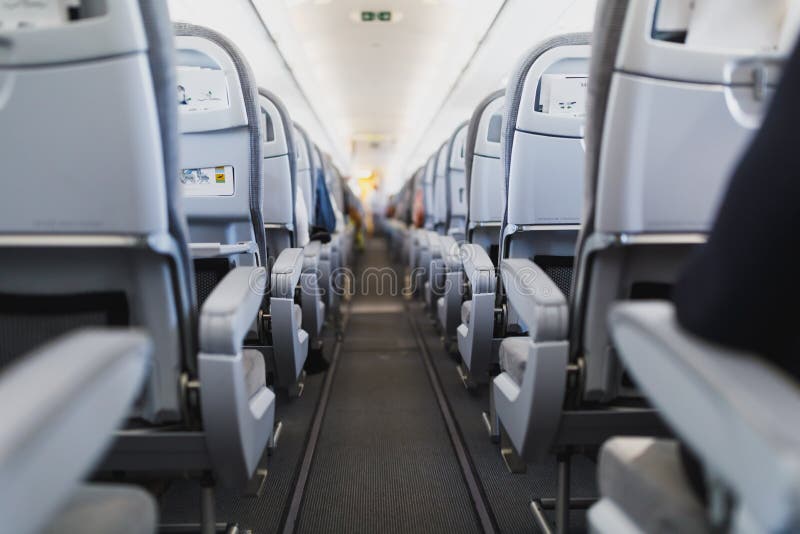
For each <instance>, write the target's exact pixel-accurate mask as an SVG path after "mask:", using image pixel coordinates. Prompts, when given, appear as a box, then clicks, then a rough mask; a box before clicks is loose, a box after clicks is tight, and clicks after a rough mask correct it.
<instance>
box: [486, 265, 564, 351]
mask: <svg viewBox="0 0 800 534" xmlns="http://www.w3.org/2000/svg"><path fill="white" fill-rule="evenodd" d="M501 273H502V276H503V286H504V287H505V290H506V293H507V295H508V301H509V304H510V305H511V306H513V307H514V310H515V311H516V312H517V314H519V318H520V319H521V320H522V322H523V323H524V324H525V326H527V327H528V334H529V335H530V338H531V339H532V340H533V341H560V340H565V339H566V337H567V326H568V324H569V310H568V308H567V299H566V297H565V296H564V294H563V293H561V291H560V290H559V289H558V286H557V285H556V283H555V282H553V281H552V280H551V279H550V277H548V276H547V274H545V272H544V271H543V270H542V269H541V268H540V267H539V266H538V265H536V264H535V263H533V262H532V261H530V260H523V259H506V260H503V261H502V263H501Z"/></svg>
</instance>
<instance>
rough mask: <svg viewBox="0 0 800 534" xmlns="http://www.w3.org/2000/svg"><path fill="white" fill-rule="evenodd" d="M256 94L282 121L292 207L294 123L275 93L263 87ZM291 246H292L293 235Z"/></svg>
mask: <svg viewBox="0 0 800 534" xmlns="http://www.w3.org/2000/svg"><path fill="white" fill-rule="evenodd" d="M258 94H260V95H261V96H263V97H264V98H266V99H267V100H269V101H270V102H272V104H273V105H274V106H275V107H276V108H277V109H278V114H279V115H280V118H281V121H282V122H283V131H284V135H286V149H287V153H288V156H289V176H291V179H292V186H291V190H292V206H293V207H294V206H295V205H296V204H295V196H296V195H297V152H296V146H295V139H294V127H293V126H294V123H293V122H292V119H291V117H290V116H289V111H288V110H287V109H286V106H285V105H284V103H283V101H282V100H281V99H280V98H278V96H277V95H276V94H274V93H273V92H271V91H268V90H267V89H264V88H263V87H260V88H259V89H258ZM293 211H294V210H293ZM294 224H295V225H296V224H297V218H296V217H295V219H294ZM291 246H294V236H293V241H292V245H291Z"/></svg>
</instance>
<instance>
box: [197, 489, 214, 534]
mask: <svg viewBox="0 0 800 534" xmlns="http://www.w3.org/2000/svg"><path fill="white" fill-rule="evenodd" d="M214 501H215V498H214V483H213V482H211V481H203V482H202V483H201V484H200V532H201V533H202V534H216V533H217V522H216V518H215V513H216V511H215V509H214V506H215V503H214Z"/></svg>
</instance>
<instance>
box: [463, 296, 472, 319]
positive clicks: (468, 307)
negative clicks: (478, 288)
mask: <svg viewBox="0 0 800 534" xmlns="http://www.w3.org/2000/svg"><path fill="white" fill-rule="evenodd" d="M471 314H472V301H471V300H465V301H464V302H463V303H461V322H462V323H463V324H469V317H470V315H471Z"/></svg>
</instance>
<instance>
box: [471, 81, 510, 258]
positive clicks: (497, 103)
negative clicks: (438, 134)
mask: <svg viewBox="0 0 800 534" xmlns="http://www.w3.org/2000/svg"><path fill="white" fill-rule="evenodd" d="M505 94H506V92H505V90H500V91H495V92H494V93H492V94H490V95H489V96H487V97H486V98H484V99H483V101H481V103H480V104H478V107H476V108H475V112H474V113H473V114H472V118H471V119H470V121H469V127H468V131H467V142H466V155H465V159H466V173H465V178H466V187H467V199H468V210H467V235H466V239H467V241H468V242H469V243H474V244H476V245H480V246H481V247H483V248H484V250H486V252H487V253H488V254H489V257H491V258H492V261H494V263H495V265H497V259H498V255H499V247H500V226H501V225H502V223H503V213H504V211H505V204H506V194H505V189H506V188H505V180H504V179H503V165H502V162H501V160H500V152H501V148H502V145H501V144H500V138H501V136H502V131H503V109H504V105H505Z"/></svg>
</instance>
